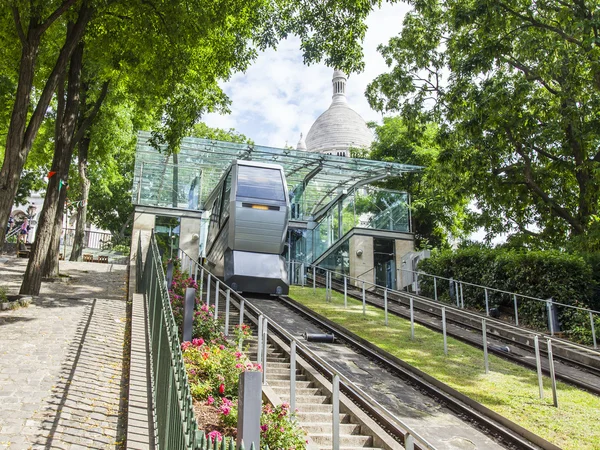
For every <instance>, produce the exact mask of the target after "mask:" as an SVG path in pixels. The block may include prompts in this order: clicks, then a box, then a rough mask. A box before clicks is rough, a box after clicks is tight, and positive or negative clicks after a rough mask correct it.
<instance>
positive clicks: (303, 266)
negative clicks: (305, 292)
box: [300, 263, 306, 287]
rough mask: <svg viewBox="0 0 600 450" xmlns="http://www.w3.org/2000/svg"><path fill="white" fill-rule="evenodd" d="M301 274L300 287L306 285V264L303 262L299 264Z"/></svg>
mask: <svg viewBox="0 0 600 450" xmlns="http://www.w3.org/2000/svg"><path fill="white" fill-rule="evenodd" d="M300 270H301V272H302V273H301V276H302V287H304V286H306V266H305V265H304V263H302V265H301V266H300Z"/></svg>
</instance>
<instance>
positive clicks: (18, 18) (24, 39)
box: [11, 6, 27, 45]
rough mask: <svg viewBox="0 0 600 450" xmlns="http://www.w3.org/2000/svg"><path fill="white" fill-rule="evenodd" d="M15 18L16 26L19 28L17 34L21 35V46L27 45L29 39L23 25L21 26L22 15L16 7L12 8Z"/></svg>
mask: <svg viewBox="0 0 600 450" xmlns="http://www.w3.org/2000/svg"><path fill="white" fill-rule="evenodd" d="M11 9H12V13H13V18H14V19H15V26H16V28H17V34H18V35H19V40H20V41H21V44H23V45H26V44H27V37H25V32H24V31H23V25H22V24H21V15H20V14H19V9H18V8H17V7H16V6H13V7H12V8H11Z"/></svg>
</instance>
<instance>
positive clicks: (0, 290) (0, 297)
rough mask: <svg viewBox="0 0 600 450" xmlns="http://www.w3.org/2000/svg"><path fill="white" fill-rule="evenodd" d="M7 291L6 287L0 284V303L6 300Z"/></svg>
mask: <svg viewBox="0 0 600 450" xmlns="http://www.w3.org/2000/svg"><path fill="white" fill-rule="evenodd" d="M7 293H8V289H6V288H5V287H4V286H0V303H3V302H6V301H8V296H7Z"/></svg>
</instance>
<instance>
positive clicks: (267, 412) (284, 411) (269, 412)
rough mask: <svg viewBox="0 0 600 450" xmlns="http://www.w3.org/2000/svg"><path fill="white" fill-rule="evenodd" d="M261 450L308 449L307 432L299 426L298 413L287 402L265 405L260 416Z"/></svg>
mask: <svg viewBox="0 0 600 450" xmlns="http://www.w3.org/2000/svg"><path fill="white" fill-rule="evenodd" d="M260 448H261V449H264V448H285V449H295V450H302V449H304V448H306V432H305V431H304V430H302V428H300V427H299V426H298V422H297V419H296V413H295V412H294V411H290V404H289V403H287V402H284V403H282V404H281V405H278V406H275V407H273V406H272V405H269V404H267V405H264V406H263V409H262V415H261V416H260Z"/></svg>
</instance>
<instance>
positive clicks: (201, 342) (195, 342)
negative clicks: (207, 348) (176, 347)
mask: <svg viewBox="0 0 600 450" xmlns="http://www.w3.org/2000/svg"><path fill="white" fill-rule="evenodd" d="M192 345H193V346H194V347H201V346H202V345H204V339H202V338H199V339H198V338H196V339H192Z"/></svg>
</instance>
